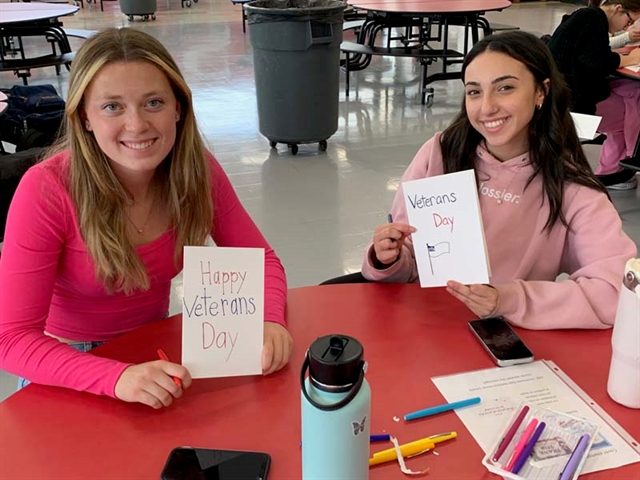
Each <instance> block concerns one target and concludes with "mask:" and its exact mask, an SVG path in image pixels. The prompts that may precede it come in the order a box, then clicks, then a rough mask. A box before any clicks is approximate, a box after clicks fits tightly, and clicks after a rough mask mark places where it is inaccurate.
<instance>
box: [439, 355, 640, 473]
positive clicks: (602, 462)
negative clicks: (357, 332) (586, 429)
mask: <svg viewBox="0 0 640 480" xmlns="http://www.w3.org/2000/svg"><path fill="white" fill-rule="evenodd" d="M431 380H432V381H433V383H434V384H435V385H436V387H437V388H438V390H440V393H442V395H443V396H444V397H445V398H446V399H447V401H453V400H457V399H460V398H467V397H478V396H479V397H480V398H481V399H482V400H481V402H480V403H479V404H477V405H474V406H472V407H467V408H464V409H461V410H457V411H456V413H457V414H458V416H459V417H460V419H461V420H462V422H463V423H464V424H465V426H466V427H467V429H468V430H469V431H470V432H471V435H473V438H475V440H476V441H477V442H478V444H479V445H480V447H481V448H482V449H483V450H484V452H485V453H488V451H489V450H490V449H491V447H492V445H493V444H494V442H495V440H496V437H498V436H499V435H500V432H501V431H502V429H503V428H504V426H505V422H507V421H508V420H509V419H510V418H511V416H512V415H513V413H514V410H515V409H517V408H518V406H519V404H520V403H521V402H526V403H530V404H532V405H536V406H538V407H542V408H546V409H549V410H555V411H557V412H563V413H567V414H569V415H572V416H574V417H579V418H583V419H585V420H587V421H588V422H591V423H593V424H596V425H598V426H599V432H598V435H597V436H596V438H595V439H594V441H593V445H592V447H591V451H590V452H589V456H588V459H587V461H586V463H585V465H584V468H583V470H582V473H589V472H597V471H600V470H607V469H609V468H616V467H620V466H622V465H628V464H630V463H635V462H640V447H638V443H637V442H635V446H633V445H632V442H634V440H633V439H632V438H631V437H630V436H629V434H628V433H627V432H626V431H624V429H622V427H621V426H620V425H618V424H617V423H616V422H615V421H614V420H613V419H612V418H611V417H609V416H608V415H607V414H606V412H604V410H602V408H601V407H599V406H598V405H597V404H596V403H595V402H593V400H591V399H590V398H589V397H588V396H587V394H586V393H585V392H584V391H583V390H582V389H580V387H578V386H577V385H576V384H575V383H573V381H572V380H571V379H570V378H569V377H567V376H566V374H564V372H562V371H561V370H560V369H559V368H558V367H557V366H556V365H555V364H554V363H553V362H551V361H548V360H541V361H537V362H532V363H528V364H524V365H515V366H512V367H506V368H505V367H502V368H501V367H496V368H489V369H486V370H477V371H473V372H467V373H460V374H457V375H447V376H441V377H433V378H432V379H431ZM590 404H593V406H590Z"/></svg>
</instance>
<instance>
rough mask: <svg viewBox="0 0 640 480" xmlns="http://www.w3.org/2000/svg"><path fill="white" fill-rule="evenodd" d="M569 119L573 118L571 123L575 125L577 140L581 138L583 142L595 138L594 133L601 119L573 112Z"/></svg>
mask: <svg viewBox="0 0 640 480" xmlns="http://www.w3.org/2000/svg"><path fill="white" fill-rule="evenodd" d="M571 117H572V118H573V123H575V125H576V132H577V134H578V138H581V139H583V140H593V139H594V138H596V132H597V130H598V125H600V121H601V120H602V117H598V116H596V115H585V114H584V113H573V112H572V113H571Z"/></svg>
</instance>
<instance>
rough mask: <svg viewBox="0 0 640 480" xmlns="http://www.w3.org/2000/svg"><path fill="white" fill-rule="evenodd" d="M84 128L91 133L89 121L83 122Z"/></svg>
mask: <svg viewBox="0 0 640 480" xmlns="http://www.w3.org/2000/svg"><path fill="white" fill-rule="evenodd" d="M84 128H86V129H87V131H88V132H90V131H91V124H90V123H89V120H87V121H85V122H84Z"/></svg>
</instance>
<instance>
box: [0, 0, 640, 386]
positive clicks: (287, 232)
mask: <svg viewBox="0 0 640 480" xmlns="http://www.w3.org/2000/svg"><path fill="white" fill-rule="evenodd" d="M98 5H99V4H98ZM104 5H105V11H104V12H100V9H99V7H96V6H95V5H94V4H93V3H92V4H91V5H89V6H88V5H87V3H86V2H85V8H84V9H81V10H80V12H79V13H78V14H76V15H75V16H73V17H68V18H64V19H63V20H64V24H65V26H67V27H68V28H80V29H99V28H101V27H104V26H126V25H128V24H129V22H127V20H126V18H125V17H124V16H123V15H122V14H121V13H120V11H119V8H118V3H117V2H105V4H104ZM573 9H575V7H574V6H573V5H569V4H565V3H559V2H537V1H532V2H525V3H520V4H515V5H513V6H512V7H510V8H508V9H507V10H505V11H503V12H495V13H490V14H488V15H487V17H488V18H489V20H490V21H495V22H499V23H506V24H511V25H518V26H520V27H522V28H523V29H524V30H527V31H531V32H534V33H537V34H542V33H550V32H552V31H553V29H554V27H555V26H556V25H557V24H558V23H559V22H560V18H561V17H562V15H563V14H565V13H567V12H570V11H572V10H573ZM132 25H133V26H135V27H136V28H140V29H142V30H145V31H147V32H149V33H151V34H153V35H155V36H156V37H157V38H159V39H160V40H162V41H163V43H164V44H165V45H166V46H167V47H168V48H169V50H170V51H171V52H172V53H173V55H174V56H175V58H176V60H177V61H178V63H179V64H180V66H181V68H182V70H183V73H184V75H185V77H186V79H187V81H188V82H189V84H190V85H191V88H192V89H193V91H194V98H195V108H196V112H197V115H198V120H199V122H200V127H201V130H202V133H203V134H204V136H205V138H206V140H207V142H208V145H209V147H210V148H211V150H212V151H213V152H214V154H215V155H216V157H217V158H218V160H219V161H220V162H221V163H222V165H223V166H224V168H225V170H226V172H227V173H228V174H229V176H230V178H231V181H232V182H233V184H234V186H235V187H236V189H237V192H238V194H239V196H240V198H241V200H242V201H243V203H244V205H245V206H246V208H247V209H248V210H249V212H250V213H251V214H252V216H253V218H254V219H255V221H256V222H257V224H258V225H259V227H260V228H261V229H262V231H263V233H264V234H265V236H266V237H267V239H268V240H269V241H270V242H271V244H272V245H273V247H274V248H275V250H276V252H277V253H278V254H279V255H280V258H281V259H282V261H283V263H284V265H285V268H286V271H287V276H288V280H289V285H290V287H298V286H303V285H312V284H317V283H319V282H321V281H322V280H324V279H327V278H330V277H334V276H337V275H341V274H343V273H348V272H354V271H357V270H359V269H360V264H361V260H362V252H363V249H364V247H365V245H366V244H367V243H368V242H369V240H370V238H371V234H372V232H373V230H374V228H375V227H376V226H377V225H378V224H380V223H382V222H384V221H385V215H386V212H387V209H388V208H389V206H390V204H391V201H392V198H393V195H394V192H395V188H396V186H397V183H398V179H399V177H400V175H401V174H402V172H403V171H404V169H405V168H406V166H407V165H408V164H409V162H410V161H411V159H412V157H413V155H414V154H415V153H416V151H417V150H418V148H419V147H420V145H422V144H423V143H424V142H425V141H426V140H427V139H428V138H430V137H431V136H432V135H433V134H434V133H435V132H436V131H439V130H442V129H444V128H445V127H446V126H447V124H448V123H449V121H450V120H451V119H452V117H453V115H454V114H455V112H456V111H457V110H458V108H459V105H460V102H461V99H462V91H463V90H462V85H461V83H460V82H459V81H446V82H437V83H436V84H435V85H433V86H434V87H435V103H434V105H433V107H432V108H426V107H424V106H422V105H420V93H419V86H420V67H419V66H418V65H416V64H415V63H414V62H413V61H412V60H411V59H405V58H384V57H378V58H375V59H374V60H373V62H372V65H371V66H370V67H369V68H368V69H367V70H364V71H362V72H358V73H355V74H353V78H352V89H353V90H352V94H351V97H350V98H349V99H347V98H345V96H344V89H342V90H341V93H340V120H339V127H338V131H337V132H336V134H335V135H334V136H333V137H331V139H330V140H329V147H328V149H327V151H326V152H325V153H320V152H318V149H317V145H301V146H300V151H299V153H298V155H297V156H295V157H293V156H291V155H290V153H289V152H288V151H287V150H286V147H284V146H279V147H278V150H271V149H270V148H269V145H268V142H267V140H266V139H265V138H264V137H262V136H261V135H260V133H259V132H258V118H257V110H256V101H255V87H254V80H253V60H252V52H251V46H250V40H249V35H248V34H246V35H243V33H242V25H241V21H240V7H239V6H233V5H232V4H231V3H230V2H229V1H228V0H200V1H199V3H197V4H195V5H194V6H193V7H192V8H190V9H187V8H185V9H181V8H180V2H179V1H178V0H171V1H166V0H159V1H158V12H157V20H156V21H155V22H147V23H143V22H140V21H136V22H135V23H133V24H132ZM81 42H82V40H78V39H72V44H73V46H78V45H80V43H81ZM67 79H68V74H67V72H64V71H63V73H62V74H61V75H60V76H56V75H55V72H54V71H53V69H52V68H49V69H41V70H38V71H34V72H33V77H32V78H31V79H30V83H31V84H36V83H52V84H53V85H54V86H56V88H57V89H58V90H59V91H60V92H61V93H62V94H63V95H65V94H66V86H67ZM14 83H18V82H17V81H16V79H15V78H14V77H13V75H12V74H10V73H2V74H0V85H2V86H4V87H7V86H10V85H13V84H14ZM341 83H342V86H343V85H344V76H343V77H342V78H341ZM587 153H588V155H589V158H590V159H591V160H592V161H593V162H594V163H596V162H597V158H598V147H588V148H587ZM612 197H613V201H614V202H615V204H616V206H617V208H618V210H619V211H620V214H621V216H622V218H623V220H624V228H625V230H626V231H627V233H628V234H629V235H630V236H631V237H632V238H633V239H634V240H635V242H636V243H640V201H639V200H640V193H639V191H638V190H634V191H629V192H613V193H612ZM14 388H15V377H13V376H11V375H8V374H6V373H4V372H0V399H4V398H6V396H8V395H10V394H11V393H12V392H13V391H14Z"/></svg>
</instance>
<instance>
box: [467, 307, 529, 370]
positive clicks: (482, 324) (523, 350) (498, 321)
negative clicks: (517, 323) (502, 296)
mask: <svg viewBox="0 0 640 480" xmlns="http://www.w3.org/2000/svg"><path fill="white" fill-rule="evenodd" d="M469 327H471V331H472V332H473V333H474V334H475V336H476V337H477V338H478V340H480V343H482V346H483V347H484V348H485V350H486V351H487V352H489V355H491V357H492V358H493V361H494V362H496V364H497V365H499V366H500V367H508V366H510V365H517V364H519V363H528V362H533V353H532V352H531V350H529V348H528V347H527V346H526V345H525V344H524V342H523V341H522V340H521V339H520V337H518V335H517V334H516V332H514V331H513V330H512V329H511V327H510V326H509V324H508V323H507V322H506V321H505V320H503V319H502V318H501V317H497V318H484V319H481V320H472V321H470V322H469Z"/></svg>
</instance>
